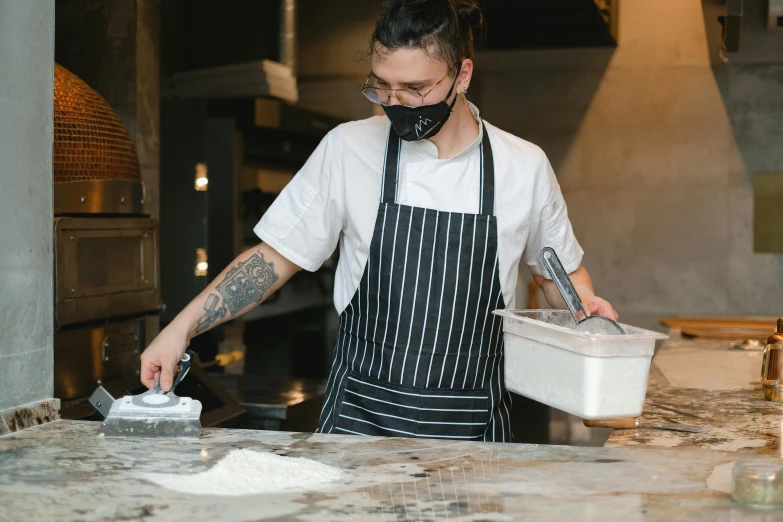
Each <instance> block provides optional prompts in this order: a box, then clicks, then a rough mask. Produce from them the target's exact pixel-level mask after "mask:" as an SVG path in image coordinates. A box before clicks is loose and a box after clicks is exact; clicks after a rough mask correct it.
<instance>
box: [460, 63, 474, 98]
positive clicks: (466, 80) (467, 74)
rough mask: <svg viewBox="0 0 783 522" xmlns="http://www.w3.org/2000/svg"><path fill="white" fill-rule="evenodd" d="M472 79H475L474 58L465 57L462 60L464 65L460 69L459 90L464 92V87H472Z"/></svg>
mask: <svg viewBox="0 0 783 522" xmlns="http://www.w3.org/2000/svg"><path fill="white" fill-rule="evenodd" d="M471 79H473V60H471V59H470V58H465V59H464V60H462V67H461V68H460V70H459V76H457V81H456V89H457V92H462V91H463V89H467V88H468V87H470V81H471Z"/></svg>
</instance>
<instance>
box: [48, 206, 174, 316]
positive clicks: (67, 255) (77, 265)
mask: <svg viewBox="0 0 783 522" xmlns="http://www.w3.org/2000/svg"><path fill="white" fill-rule="evenodd" d="M54 238H55V247H56V250H55V271H56V286H55V293H56V297H55V312H56V319H57V322H58V323H59V324H60V325H69V324H77V323H83V322H88V321H95V320H99V319H107V318H112V317H123V316H130V315H138V314H142V313H145V312H150V311H157V310H159V309H160V276H159V273H158V266H159V265H158V224H157V222H156V221H155V220H154V219H152V218H124V217H113V218H104V217H96V218H91V217H58V218H55V220H54Z"/></svg>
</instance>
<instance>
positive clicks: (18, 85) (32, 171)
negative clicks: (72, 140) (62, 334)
mask: <svg viewBox="0 0 783 522" xmlns="http://www.w3.org/2000/svg"><path fill="white" fill-rule="evenodd" d="M53 75H54V0H37V1H35V2H20V1H18V0H0V158H3V161H2V162H0V223H2V226H0V411H3V410H8V409H12V408H16V407H19V406H23V405H27V404H30V403H35V402H39V401H43V400H46V399H50V398H51V397H52V393H53V382H54V381H53V363H52V361H53V358H52V355H53V348H52V347H53V345H52V336H53V306H52V296H53V254H52V219H53V216H52V208H53V206H52V133H53V113H52V96H53V92H52V89H53V81H54V79H53Z"/></svg>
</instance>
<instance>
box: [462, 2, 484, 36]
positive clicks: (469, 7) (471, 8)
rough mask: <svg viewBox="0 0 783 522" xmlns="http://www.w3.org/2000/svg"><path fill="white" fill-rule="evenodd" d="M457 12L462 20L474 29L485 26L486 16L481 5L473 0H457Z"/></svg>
mask: <svg viewBox="0 0 783 522" xmlns="http://www.w3.org/2000/svg"><path fill="white" fill-rule="evenodd" d="M456 4H457V13H459V18H460V20H461V21H463V22H464V23H466V24H467V25H468V26H469V27H471V28H473V29H478V30H481V29H482V28H483V27H484V16H483V15H482V14H481V7H479V5H478V3H477V2H474V1H472V0H457V2H456Z"/></svg>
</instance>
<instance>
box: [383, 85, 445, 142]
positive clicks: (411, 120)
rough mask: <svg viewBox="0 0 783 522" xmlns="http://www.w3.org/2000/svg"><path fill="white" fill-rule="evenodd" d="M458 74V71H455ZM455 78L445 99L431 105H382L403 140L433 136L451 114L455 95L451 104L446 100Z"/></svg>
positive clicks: (416, 139)
mask: <svg viewBox="0 0 783 522" xmlns="http://www.w3.org/2000/svg"><path fill="white" fill-rule="evenodd" d="M457 76H459V72H458V73H457ZM456 83H457V78H456V77H455V78H454V82H453V83H452V84H451V89H449V93H448V94H447V95H446V99H445V100H443V101H441V102H438V103H433V104H432V105H422V106H421V107H406V106H405V105H384V106H383V110H384V112H385V113H386V116H387V117H388V118H389V120H390V121H391V124H392V127H393V128H394V132H396V133H397V136H399V137H400V138H402V139H404V140H405V141H419V140H423V139H424V138H431V137H432V136H435V135H436V134H437V133H438V131H440V129H441V128H442V127H443V125H444V124H445V123H446V120H448V119H449V116H451V109H453V108H454V104H455V103H457V96H455V97H454V101H452V102H451V105H449V104H448V103H446V100H448V99H449V97H450V96H451V93H452V91H454V85H456Z"/></svg>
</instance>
